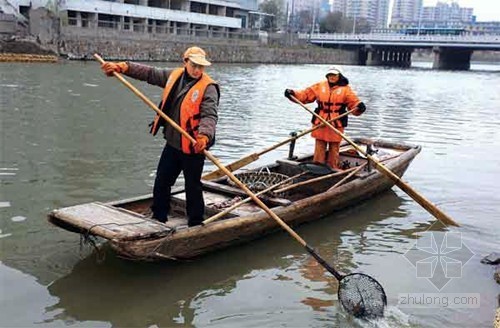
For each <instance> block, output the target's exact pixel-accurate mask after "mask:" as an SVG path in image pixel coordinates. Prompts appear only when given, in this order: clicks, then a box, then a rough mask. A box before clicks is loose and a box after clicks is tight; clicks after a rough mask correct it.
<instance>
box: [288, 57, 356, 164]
mask: <svg viewBox="0 0 500 328" xmlns="http://www.w3.org/2000/svg"><path fill="white" fill-rule="evenodd" d="M291 96H294V97H295V98H297V100H299V101H300V102H302V103H306V104H308V103H312V102H313V101H316V102H317V103H318V107H317V108H316V110H315V113H316V114H318V115H320V116H321V117H322V118H324V119H325V120H327V121H331V120H333V119H334V118H335V117H337V116H339V115H342V114H343V113H346V112H347V110H348V109H354V108H355V111H354V112H353V114H354V115H356V116H359V115H361V114H363V112H364V111H365V110H366V106H365V104H364V103H363V102H361V101H360V100H359V99H358V97H357V96H356V94H355V93H354V91H353V90H352V89H351V87H350V86H349V80H348V79H347V78H346V77H345V76H344V75H343V74H342V71H341V70H340V68H339V67H336V66H332V67H330V68H329V69H328V71H327V72H326V80H324V81H321V82H318V83H316V84H313V85H312V86H310V87H308V88H306V89H304V90H292V89H286V90H285V97H287V98H288V99H290V100H291V101H293V100H292V99H291ZM347 119H348V117H347V116H345V117H343V118H341V119H339V120H336V121H334V122H333V124H334V126H335V128H337V129H338V130H339V131H340V132H342V133H343V132H344V127H346V126H347ZM311 123H312V124H313V125H317V124H321V122H320V120H319V119H318V118H316V117H314V116H313V118H312V120H311ZM311 135H312V137H313V138H315V139H316V145H315V148H314V161H315V162H318V163H326V164H328V165H329V166H330V167H331V168H333V169H340V167H339V149H340V142H341V141H342V137H341V136H340V135H338V134H336V133H335V132H334V131H333V130H332V129H330V128H329V127H328V126H324V127H322V128H319V129H316V130H314V131H313V132H312V134H311ZM327 148H328V158H327V155H326V154H327Z"/></svg>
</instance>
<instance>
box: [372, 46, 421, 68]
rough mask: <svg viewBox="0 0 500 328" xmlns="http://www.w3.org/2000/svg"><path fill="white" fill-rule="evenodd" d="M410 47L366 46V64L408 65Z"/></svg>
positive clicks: (409, 63) (409, 62)
mask: <svg viewBox="0 0 500 328" xmlns="http://www.w3.org/2000/svg"><path fill="white" fill-rule="evenodd" d="M412 51H413V50H412V49H408V48H395V47H391V48H379V47H376V48H375V47H367V49H366V52H367V56H366V57H367V58H366V62H365V63H364V64H365V65H367V66H393V67H410V66H411V53H412Z"/></svg>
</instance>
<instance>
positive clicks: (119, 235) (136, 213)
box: [48, 139, 421, 260]
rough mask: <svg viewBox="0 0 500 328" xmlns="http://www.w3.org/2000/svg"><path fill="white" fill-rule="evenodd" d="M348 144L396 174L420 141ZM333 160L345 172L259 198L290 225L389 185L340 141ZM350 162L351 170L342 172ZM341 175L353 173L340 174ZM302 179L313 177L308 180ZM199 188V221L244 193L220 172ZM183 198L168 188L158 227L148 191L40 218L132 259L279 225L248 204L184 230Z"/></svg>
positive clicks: (204, 247) (251, 235)
mask: <svg viewBox="0 0 500 328" xmlns="http://www.w3.org/2000/svg"><path fill="white" fill-rule="evenodd" d="M355 142H356V143H357V144H358V145H360V146H361V147H367V149H371V148H374V149H376V151H377V152H376V153H374V154H373V155H372V156H374V157H375V158H376V159H377V160H378V161H380V162H381V163H383V164H384V165H385V166H386V167H387V168H389V169H390V170H391V171H392V172H394V173H395V174H396V175H398V176H399V177H401V176H402V175H403V174H404V172H405V171H406V169H407V168H408V166H409V165H410V163H411V162H412V160H413V159H414V158H415V156H416V155H417V154H418V153H419V152H420V150H421V148H420V146H412V145H405V144H399V143H391V142H385V141H375V140H371V139H355ZM311 159H312V156H304V157H301V158H293V159H284V160H278V161H276V162H275V163H272V164H270V165H266V166H263V167H261V168H258V169H255V170H252V171H251V172H254V173H259V172H267V171H269V172H271V173H272V174H281V175H286V176H295V175H298V174H299V173H300V172H304V169H303V166H302V165H301V163H306V162H308V161H311ZM340 161H341V163H342V165H343V168H345V172H346V173H345V174H343V173H340V172H339V173H338V174H329V175H328V176H330V177H327V178H324V179H318V178H317V177H315V176H312V174H310V173H308V172H306V173H304V174H303V175H302V176H300V180H301V181H293V184H294V185H293V186H288V187H285V188H281V190H286V191H284V192H281V193H278V194H276V193H275V194H271V195H269V194H266V195H267V196H261V199H262V200H263V202H264V203H265V204H266V205H267V206H268V207H269V208H271V209H272V211H273V212H274V213H276V214H277V215H278V216H279V217H280V218H281V219H283V220H284V221H285V222H287V223H288V224H290V225H292V226H293V225H297V224H300V223H304V222H307V221H312V220H316V219H318V218H321V217H323V216H326V215H329V214H332V213H333V212H335V211H339V210H341V209H343V208H345V207H347V206H352V205H355V204H358V203H360V202H362V201H364V200H366V199H368V198H369V197H371V196H373V195H375V194H377V193H380V192H383V191H385V190H388V189H390V188H391V187H392V186H393V185H394V183H393V181H392V180H390V179H388V178H387V177H386V176H385V175H383V174H381V173H380V172H378V171H377V170H375V169H373V168H371V165H370V163H368V161H367V159H366V158H365V157H364V156H362V155H360V154H358V153H357V151H356V150H354V149H352V148H351V146H349V145H348V144H342V145H341V152H340ZM360 166H363V167H362V168H360ZM354 167H358V168H359V169H358V170H354V169H348V168H354ZM347 172H351V173H352V172H354V173H355V174H349V175H348V174H347ZM263 174H266V173H263ZM237 176H238V174H237ZM240 176H241V174H240ZM348 176H349V178H348V179H346V177H348ZM313 178H315V180H312V179H313ZM310 181H314V182H313V183H308V182H310ZM339 182H340V183H339ZM203 193H204V199H205V215H206V216H207V218H208V217H209V216H212V215H215V214H217V213H219V212H220V211H223V210H224V208H227V207H228V206H230V205H231V204H233V203H234V202H235V201H236V200H237V199H241V198H245V197H246V194H245V193H244V192H243V191H242V190H241V189H239V188H237V187H235V186H234V185H233V184H231V183H230V182H229V181H228V178H227V177H223V178H219V179H216V180H212V181H203ZM185 199H186V197H185V192H184V190H183V189H182V188H177V189H176V190H173V192H172V199H171V213H170V215H169V221H168V222H167V223H166V224H163V223H160V222H157V221H155V220H152V219H149V218H148V215H147V214H148V212H149V208H150V206H151V203H152V198H151V195H146V196H141V197H136V198H132V199H125V200H119V201H114V202H108V203H101V202H91V203H86V204H80V205H76V206H71V207H65V208H61V209H56V210H54V211H52V212H51V213H50V214H49V217H48V218H49V221H50V222H51V223H53V224H55V225H57V226H59V227H61V228H63V229H66V230H68V231H72V232H76V233H80V234H83V235H84V236H98V237H102V238H105V239H107V240H108V241H109V242H110V244H111V246H112V247H113V249H114V250H115V251H116V252H117V253H118V254H119V255H120V256H123V257H126V258H130V259H137V260H164V259H188V258H193V257H195V256H198V255H201V254H204V253H207V252H210V251H214V250H216V249H221V248H224V247H227V246H230V245H233V244H238V243H242V242H245V241H248V240H251V239H255V238H258V237H261V236H263V235H264V234H267V233H270V232H272V231H276V230H278V229H281V228H280V227H279V226H278V224H277V223H276V222H275V221H274V220H273V219H272V218H270V217H268V215H267V214H266V213H265V212H264V211H263V210H262V209H261V208H260V207H259V206H257V205H256V204H254V203H253V202H248V203H246V204H244V205H242V206H240V207H237V208H236V209H234V210H232V211H231V212H229V213H228V214H227V215H225V216H224V217H222V218H221V219H219V220H217V221H214V222H210V223H208V224H206V225H202V226H195V227H187V225H186V224H187V220H186V211H185Z"/></svg>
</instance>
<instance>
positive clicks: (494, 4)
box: [424, 0, 500, 21]
mask: <svg viewBox="0 0 500 328" xmlns="http://www.w3.org/2000/svg"><path fill="white" fill-rule="evenodd" d="M441 1H445V2H446V1H447V2H448V3H450V2H451V1H450V0H441ZM457 2H458V4H459V5H460V7H467V8H474V15H476V18H477V20H478V21H500V0H457ZM436 3H437V0H424V6H435V5H436Z"/></svg>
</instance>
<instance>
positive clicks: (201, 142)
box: [194, 134, 208, 154]
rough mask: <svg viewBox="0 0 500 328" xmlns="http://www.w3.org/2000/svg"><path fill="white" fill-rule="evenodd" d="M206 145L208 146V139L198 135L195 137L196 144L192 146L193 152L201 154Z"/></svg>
mask: <svg viewBox="0 0 500 328" xmlns="http://www.w3.org/2000/svg"><path fill="white" fill-rule="evenodd" d="M207 144H208V137H207V136H206V135H203V134H199V135H198V136H197V137H196V143H195V144H194V152H195V153H197V154H199V153H202V152H203V151H204V150H205V148H207Z"/></svg>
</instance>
